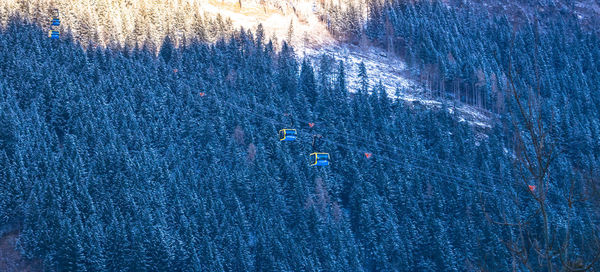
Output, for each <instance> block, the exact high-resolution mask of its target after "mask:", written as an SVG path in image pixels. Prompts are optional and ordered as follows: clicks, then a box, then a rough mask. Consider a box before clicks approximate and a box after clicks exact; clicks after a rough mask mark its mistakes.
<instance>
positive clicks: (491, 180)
mask: <svg viewBox="0 0 600 272" xmlns="http://www.w3.org/2000/svg"><path fill="white" fill-rule="evenodd" d="M371 12H373V13H374V14H375V15H376V14H379V15H382V16H384V17H382V18H384V19H381V20H379V22H382V23H387V24H391V26H389V27H388V28H389V29H388V30H393V31H391V32H390V33H395V34H393V36H389V37H388V34H389V33H387V34H386V33H380V32H378V31H380V30H382V29H383V30H385V29H386V28H381V27H379V26H378V25H377V24H378V23H377V22H378V21H377V19H376V17H371V18H370V19H371V20H373V21H371V22H369V26H368V28H367V30H369V32H368V35H369V38H371V39H373V40H374V41H381V42H382V44H386V41H389V40H390V39H392V40H393V41H394V44H393V45H387V44H386V46H390V47H391V48H393V50H398V52H401V51H402V50H405V51H406V52H407V53H406V56H407V58H409V59H411V63H413V65H415V67H417V68H419V69H425V68H424V67H426V65H429V64H432V65H437V67H438V68H437V69H439V71H440V72H439V74H438V76H442V75H443V77H442V78H445V79H447V80H448V81H449V82H451V81H452V80H459V81H460V84H459V87H457V89H460V90H465V91H466V90H470V89H468V88H466V87H465V86H466V85H465V84H466V83H465V82H471V81H472V82H471V83H470V84H472V85H473V86H475V87H472V89H471V90H473V92H480V93H481V95H480V96H476V95H474V94H467V95H465V94H464V93H463V94H461V97H463V96H464V97H467V98H468V99H470V100H467V99H465V100H463V101H465V102H468V101H470V103H474V102H473V101H475V102H476V101H477V99H481V100H482V101H486V102H485V103H484V102H481V105H482V106H485V107H486V108H489V109H494V111H496V112H498V115H497V116H498V118H497V121H495V123H494V124H493V127H492V128H491V129H489V130H485V131H482V130H480V129H478V128H476V127H471V126H469V125H467V124H466V123H465V122H460V116H456V115H453V114H450V113H448V112H449V111H448V110H447V109H446V108H442V109H434V108H428V107H424V106H420V105H418V104H414V105H413V104H408V103H405V102H403V101H401V100H393V101H392V100H390V99H389V98H388V96H387V95H386V94H385V93H386V92H385V91H384V90H383V86H381V85H379V86H368V84H367V83H366V82H368V81H367V80H364V82H365V84H364V90H361V91H359V92H356V93H353V94H352V95H350V93H349V90H348V89H347V88H348V87H347V85H346V84H345V81H346V78H345V69H346V67H345V65H346V64H344V63H343V62H339V63H338V62H335V61H333V60H332V59H331V58H329V57H327V56H324V57H322V58H321V59H320V60H319V61H318V63H313V62H312V61H311V60H309V59H297V57H296V56H295V54H294V49H293V48H292V47H290V46H288V45H287V44H283V46H282V48H281V49H279V48H274V45H273V44H272V43H270V42H266V43H265V44H263V43H262V40H263V38H262V37H255V36H254V35H253V34H252V33H250V32H246V31H243V30H242V31H239V32H237V33H236V34H235V35H233V36H231V37H230V38H228V39H225V40H223V39H221V40H219V41H217V42H216V43H215V44H212V45H208V44H204V43H192V44H191V45H189V46H186V47H180V48H176V47H174V46H166V47H163V48H162V49H161V51H160V54H159V56H155V54H154V53H151V52H149V51H148V50H143V49H138V48H134V49H127V48H125V49H118V50H117V49H110V48H109V49H101V48H95V47H93V46H92V47H90V48H87V49H86V50H84V49H82V48H81V47H80V46H78V45H77V44H75V43H72V42H71V41H70V40H68V39H62V40H60V41H51V40H49V39H47V38H46V37H45V33H43V31H41V30H39V29H37V28H36V27H34V26H32V25H30V24H26V23H23V22H20V21H13V22H12V23H10V24H9V26H8V28H7V29H6V30H5V31H3V32H2V33H1V34H0V123H1V124H2V125H1V126H0V158H1V159H0V225H3V224H8V223H11V224H17V225H19V229H20V233H21V246H22V247H23V250H24V252H25V253H26V254H27V257H29V258H32V259H39V260H42V261H43V264H44V268H45V269H47V270H50V271H61V270H67V271H75V270H91V271H104V270H107V271H121V270H130V271H140V270H151V271H155V270H159V271H172V270H190V269H191V270H217V271H222V270H228V271H245V270H261V271H263V270H264V271H303V270H325V271H360V270H372V271H393V270H399V271H423V270H428V271H440V270H443V271H446V270H458V271H464V270H475V269H478V268H483V269H487V270H491V271H498V270H500V271H504V270H509V269H510V268H511V267H512V265H513V263H512V259H511V255H510V253H509V252H508V251H507V250H506V248H505V247H504V245H502V244H501V243H500V242H499V238H505V237H510V236H511V235H516V234H514V233H510V232H509V231H507V230H506V229H505V228H502V227H500V226H497V225H494V224H489V223H488V222H487V221H486V220H485V217H484V215H483V209H482V205H484V204H483V203H485V205H486V210H487V211H488V212H489V213H491V214H492V215H494V216H501V215H504V214H506V215H508V216H510V217H519V216H524V212H531V211H523V210H522V209H519V208H517V207H515V206H514V202H513V198H517V199H523V201H527V200H526V199H527V198H526V196H527V187H526V186H523V185H521V184H516V183H515V182H514V181H513V177H514V176H515V174H516V173H515V171H514V170H513V169H514V164H513V158H512V154H513V153H512V151H511V150H512V148H513V147H512V141H511V139H512V138H511V137H512V132H513V129H512V126H511V125H508V124H509V123H510V121H507V120H510V118H511V117H510V113H509V111H508V110H501V109H502V108H507V109H508V108H511V104H510V101H509V99H508V98H506V99H505V100H502V101H500V102H498V100H497V97H501V96H502V97H503V95H502V94H501V93H502V92H503V90H504V89H503V87H502V86H503V84H505V81H504V80H503V79H502V78H503V77H504V74H505V71H506V70H505V69H506V67H507V65H508V64H507V63H508V62H507V59H508V57H509V55H510V54H513V58H512V59H513V60H514V63H512V65H513V66H514V67H515V69H516V70H517V71H519V75H520V77H519V78H518V84H519V86H530V85H532V84H533V83H534V74H535V73H534V71H535V68H534V67H535V64H534V62H533V59H534V57H535V55H536V54H534V50H535V48H536V47H533V46H528V45H530V44H531V43H532V42H533V40H534V38H535V35H534V33H535V31H534V28H533V27H524V28H523V29H522V30H520V31H519V32H518V33H517V34H516V37H517V38H516V39H515V46H514V47H515V49H514V51H513V52H508V42H509V40H510V36H511V32H510V29H509V28H508V26H507V25H506V24H505V23H502V20H497V21H494V22H491V21H486V20H484V19H483V18H482V17H477V19H474V18H471V17H469V15H468V14H467V15H465V14H457V13H455V12H453V11H449V10H445V9H443V8H442V7H440V6H437V5H417V6H404V5H397V4H387V6H384V7H381V8H380V9H379V10H371ZM378 12H379V13H378ZM394 13H395V14H396V15H394ZM375 15H373V16H375ZM475 20H477V21H481V20H483V22H489V23H484V24H481V25H479V24H474V23H473V22H474V21H475ZM478 25H479V26H478ZM467 26H468V28H466V27H467ZM492 26H494V28H492ZM410 29H413V30H412V31H411V30H410ZM424 29H426V31H424ZM577 29H578V28H577V26H573V25H567V24H559V25H557V26H556V27H555V28H552V29H548V30H546V31H545V32H543V34H540V35H539V37H538V38H537V39H538V41H539V47H538V52H537V59H538V61H539V67H541V68H540V70H541V75H542V78H541V83H542V85H543V88H542V90H543V93H542V94H541V95H542V97H544V100H543V101H542V102H541V103H543V105H544V109H545V116H547V118H548V119H549V120H551V121H552V122H553V123H552V124H553V126H552V133H553V137H554V138H553V139H554V141H555V142H557V143H558V144H559V147H558V148H559V150H560V151H559V152H558V157H557V159H556V160H555V161H554V163H553V164H552V168H551V170H552V178H551V179H550V183H551V185H552V187H551V188H552V191H551V196H552V197H551V198H550V199H549V200H548V201H550V202H551V203H552V205H553V210H552V211H551V213H552V216H554V217H556V218H561V219H562V220H571V221H574V222H577V227H576V228H574V230H573V233H572V239H573V240H574V241H582V239H585V237H587V236H588V235H592V231H593V228H594V225H593V224H590V221H591V220H594V218H595V217H594V216H595V215H594V213H595V212H597V207H595V208H594V207H592V206H589V205H587V204H577V205H579V206H577V207H578V209H577V212H576V213H575V214H574V215H571V217H570V218H567V216H566V215H565V213H564V209H565V207H564V206H561V205H562V204H560V203H562V202H560V198H561V196H562V195H564V194H565V192H567V190H568V188H567V187H568V183H566V180H568V178H570V177H575V178H577V177H580V176H586V175H592V176H593V175H596V177H597V173H595V172H594V171H596V170H597V169H598V155H599V154H600V149H599V146H598V144H597V143H598V140H599V138H600V136H599V135H600V126H599V124H598V120H599V119H598V113H599V112H600V110H599V109H598V105H600V104H599V103H598V102H600V101H599V99H600V96H599V94H598V90H599V89H600V88H599V87H600V86H598V84H600V78H599V77H598V76H599V75H600V66H599V65H598V64H597V63H596V60H598V59H600V45H599V43H598V40H597V37H595V36H591V35H587V34H586V33H583V32H580V31H577ZM453 31H454V32H453ZM443 33H447V34H443ZM401 39H403V40H404V41H405V42H406V44H405V45H402V43H401V42H399V41H400V40H401ZM167 44H171V42H167ZM403 46H404V47H405V48H404V49H403ZM494 51H495V52H496V54H494ZM419 63H420V64H419ZM361 70H362V73H361V76H363V77H368V76H369V74H368V71H366V70H364V69H361ZM478 70H481V71H482V72H481V73H478V72H477V71H478ZM478 74H479V75H480V77H483V81H482V82H481V83H480V82H477V81H476V79H477V77H478V76H477V75H478ZM444 84H448V83H447V82H446V83H444ZM465 88H466V89H465ZM201 93H202V95H201ZM369 93H371V94H369ZM476 97H480V98H476ZM505 101H506V102H508V105H505V103H504V102H505ZM491 105H494V106H491ZM551 113H553V114H551ZM550 118H552V119H550ZM307 121H309V122H314V123H315V125H314V127H313V128H309V126H308V124H307ZM288 124H289V125H293V126H294V127H295V128H298V129H299V140H298V141H296V142H294V143H283V142H279V141H278V139H277V131H278V130H279V129H281V128H284V127H286V126H288ZM312 134H321V135H323V138H324V140H323V141H322V142H321V144H320V146H319V147H318V148H319V149H322V151H326V152H329V153H330V154H331V158H332V163H331V165H330V166H329V167H327V168H321V169H318V168H311V167H309V166H308V154H309V153H311V152H312V151H314V150H313V148H312V146H311V140H312V139H311V135H312ZM363 152H371V153H372V154H373V156H372V157H371V158H366V157H365V155H364V153H363ZM579 245H580V244H577V247H576V248H577V249H579V251H578V252H577V253H575V254H579V255H582V256H585V255H586V254H589V252H587V251H586V248H585V247H579Z"/></svg>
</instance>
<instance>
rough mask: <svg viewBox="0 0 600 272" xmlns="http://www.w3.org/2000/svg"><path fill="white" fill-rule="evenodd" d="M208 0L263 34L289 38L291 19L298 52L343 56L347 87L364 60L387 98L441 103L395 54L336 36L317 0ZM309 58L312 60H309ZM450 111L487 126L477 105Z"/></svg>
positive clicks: (354, 85)
mask: <svg viewBox="0 0 600 272" xmlns="http://www.w3.org/2000/svg"><path fill="white" fill-rule="evenodd" d="M242 3H243V4H242V8H240V7H239V4H238V1H237V0H225V1H222V0H208V1H207V3H206V4H205V5H204V6H203V8H204V9H205V11H206V12H207V13H212V14H214V15H216V14H221V16H223V17H224V18H229V19H231V21H232V22H233V25H234V26H236V27H238V28H239V27H243V28H245V29H251V30H253V31H255V30H256V28H257V27H258V25H259V24H262V25H263V28H264V30H265V33H266V36H267V37H279V38H283V39H285V40H287V39H289V38H290V35H289V29H290V23H291V24H293V32H292V35H291V41H288V42H289V43H291V44H292V45H293V46H294V48H295V50H296V52H297V53H298V55H299V56H300V57H307V58H309V59H312V60H317V59H318V58H319V57H320V56H322V55H328V56H330V57H332V58H333V59H335V60H336V61H340V60H341V61H343V62H344V65H345V67H344V68H345V69H346V74H347V80H348V89H349V90H350V91H351V92H356V90H358V89H359V87H360V79H359V77H358V66H359V64H360V63H361V62H362V63H364V64H365V68H366V70H367V75H368V77H369V86H371V87H372V86H376V85H377V84H379V83H381V84H382V85H383V86H384V87H385V89H386V92H387V94H388V95H389V96H390V97H391V98H393V99H401V100H404V101H406V102H407V103H420V104H422V105H425V106H428V107H434V108H441V107H442V102H441V101H439V100H434V99H431V98H427V95H426V94H427V93H426V92H425V91H424V89H423V88H422V87H421V86H420V84H418V83H417V82H415V81H414V80H412V79H410V77H409V75H410V71H409V70H408V69H407V66H406V63H405V62H403V61H402V60H401V59H400V58H398V57H396V56H393V55H389V54H388V53H387V51H385V50H383V49H380V48H377V47H369V46H365V47H359V46H354V45H349V44H343V43H339V42H337V41H336V40H335V39H334V38H333V37H332V36H331V35H330V34H329V32H328V31H327V27H326V26H325V24H324V23H322V22H321V21H320V20H319V18H318V13H319V9H320V8H319V6H318V5H317V4H316V2H314V1H302V0H295V1H274V2H265V3H266V4H261V3H260V2H257V1H242ZM313 63H314V61H313ZM448 110H449V111H451V113H453V112H454V110H456V113H457V114H459V115H460V116H461V117H462V120H463V121H464V122H468V123H469V124H471V125H473V126H477V127H482V128H489V127H491V125H490V123H491V118H490V117H489V116H488V115H487V114H485V113H484V112H483V111H482V110H480V109H478V108H475V107H471V106H468V105H455V107H449V108H448Z"/></svg>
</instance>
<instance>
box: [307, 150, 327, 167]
mask: <svg viewBox="0 0 600 272" xmlns="http://www.w3.org/2000/svg"><path fill="white" fill-rule="evenodd" d="M327 165H329V153H311V154H310V166H327Z"/></svg>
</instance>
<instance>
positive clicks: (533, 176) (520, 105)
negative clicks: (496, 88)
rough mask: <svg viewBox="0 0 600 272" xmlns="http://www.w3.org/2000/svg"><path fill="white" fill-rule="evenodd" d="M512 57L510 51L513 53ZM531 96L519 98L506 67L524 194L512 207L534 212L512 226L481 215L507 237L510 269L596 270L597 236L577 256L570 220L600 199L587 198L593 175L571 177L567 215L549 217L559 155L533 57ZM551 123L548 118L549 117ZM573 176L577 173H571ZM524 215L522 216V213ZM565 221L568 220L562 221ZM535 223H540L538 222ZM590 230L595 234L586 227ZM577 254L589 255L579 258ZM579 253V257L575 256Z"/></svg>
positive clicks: (506, 220)
mask: <svg viewBox="0 0 600 272" xmlns="http://www.w3.org/2000/svg"><path fill="white" fill-rule="evenodd" d="M511 52H512V48H511ZM534 65H535V67H536V68H535V76H536V86H535V91H536V92H535V93H533V92H532V93H530V94H529V97H527V98H525V97H523V94H522V92H521V91H519V90H518V88H517V87H516V84H515V74H514V72H513V69H512V63H511V62H509V64H508V73H507V81H508V82H507V89H508V93H509V95H510V96H511V97H512V99H513V101H514V107H513V108H511V109H510V110H511V113H512V115H513V118H514V119H513V127H514V129H515V133H514V139H515V148H514V149H515V150H514V152H515V155H516V156H515V157H516V158H515V168H516V170H517V173H518V178H517V180H518V183H519V184H518V186H519V188H523V190H521V191H525V192H527V194H528V196H529V197H528V198H527V200H525V202H528V203H523V199H519V198H517V197H516V196H515V197H514V204H515V206H516V207H517V209H518V210H519V211H524V210H525V209H526V206H527V204H529V203H531V200H533V202H534V203H535V211H534V212H531V211H530V212H529V214H520V215H517V216H514V217H516V218H514V219H513V220H514V221H510V220H509V218H508V217H509V216H508V215H507V214H506V213H503V214H502V219H501V220H495V219H493V218H492V216H491V215H490V214H489V213H488V212H486V211H485V207H486V205H485V202H484V203H483V208H484V214H485V215H486V218H487V219H488V220H489V221H490V222H492V223H494V224H497V225H501V226H505V227H506V228H507V230H508V232H509V233H510V234H511V236H512V237H510V238H509V239H507V240H502V241H501V242H502V243H503V244H504V245H505V246H506V248H507V249H508V250H509V251H510V252H511V254H512V256H513V260H514V261H513V269H514V270H522V269H527V270H529V271H549V272H551V271H555V270H558V271H589V270H591V269H594V268H595V267H597V264H598V261H599V260H600V236H598V233H595V232H593V233H592V234H591V237H589V236H588V237H587V238H588V239H586V241H584V242H583V243H582V244H581V245H579V247H577V249H578V250H579V251H578V252H579V253H577V254H576V253H574V252H575V250H574V249H575V245H574V244H573V243H574V242H573V239H572V237H571V234H572V233H573V226H572V225H571V221H572V220H573V218H572V215H573V214H574V212H575V209H576V208H578V207H580V208H581V207H584V205H585V204H586V203H584V202H587V201H599V200H598V199H596V200H594V198H597V197H599V195H598V194H593V193H589V191H590V190H593V188H595V187H596V186H595V185H594V183H593V182H592V181H593V179H594V174H593V172H592V171H591V172H592V173H589V174H588V175H587V176H588V178H586V179H584V180H576V179H575V178H571V180H570V183H569V184H570V188H569V189H568V193H567V195H565V196H563V201H562V202H561V203H562V205H565V206H564V207H565V208H566V215H563V216H562V217H560V216H558V215H554V216H550V214H549V209H550V206H549V205H550V203H549V201H548V196H549V192H550V191H551V188H550V181H551V180H552V175H551V171H550V169H551V165H552V162H553V160H554V159H555V158H556V156H557V154H559V152H560V151H558V150H560V149H559V148H558V147H557V146H556V145H555V144H553V143H552V139H551V137H550V134H549V131H551V130H550V129H549V128H548V126H547V124H546V121H545V120H546V119H544V118H543V116H542V110H541V109H542V108H541V107H542V106H541V102H540V97H541V96H540V91H541V84H540V80H539V70H538V65H537V56H536V57H535V64H534ZM550 119H551V118H550ZM573 171H574V172H575V171H576V170H573ZM577 188H584V190H583V191H584V192H586V191H587V192H588V193H581V192H578V190H577ZM524 213H525V212H524ZM565 216H566V218H564V217H565ZM536 219H537V220H538V221H539V223H536ZM589 229H593V227H592V228H589ZM581 252H586V253H588V254H586V255H583V254H582V253H581ZM578 254H579V255H578Z"/></svg>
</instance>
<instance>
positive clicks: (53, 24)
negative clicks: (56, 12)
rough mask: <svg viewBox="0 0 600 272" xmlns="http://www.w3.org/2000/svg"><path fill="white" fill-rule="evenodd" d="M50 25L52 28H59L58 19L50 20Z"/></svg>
mask: <svg viewBox="0 0 600 272" xmlns="http://www.w3.org/2000/svg"><path fill="white" fill-rule="evenodd" d="M50 25H52V26H60V19H58V18H52V21H50Z"/></svg>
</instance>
